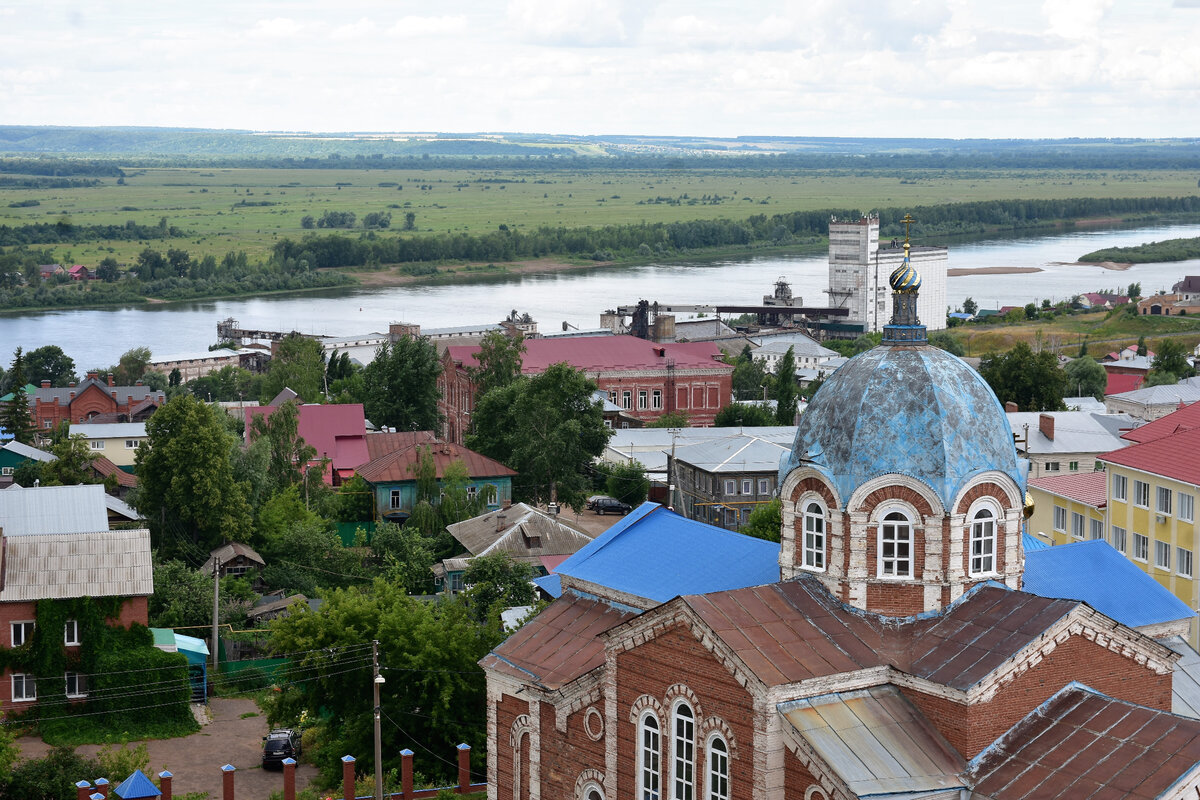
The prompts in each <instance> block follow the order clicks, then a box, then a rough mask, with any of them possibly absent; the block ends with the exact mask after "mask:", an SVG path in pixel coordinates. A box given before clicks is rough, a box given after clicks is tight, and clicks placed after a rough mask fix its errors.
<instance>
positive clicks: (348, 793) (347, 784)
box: [342, 756, 354, 800]
mask: <svg viewBox="0 0 1200 800" xmlns="http://www.w3.org/2000/svg"><path fill="white" fill-rule="evenodd" d="M342 800H354V756H342Z"/></svg>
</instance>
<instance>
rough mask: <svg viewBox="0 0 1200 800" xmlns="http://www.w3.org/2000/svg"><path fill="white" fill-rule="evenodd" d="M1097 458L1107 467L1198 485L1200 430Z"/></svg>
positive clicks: (1159, 439) (1162, 438) (1187, 431)
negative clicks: (1107, 464) (1109, 465)
mask: <svg viewBox="0 0 1200 800" xmlns="http://www.w3.org/2000/svg"><path fill="white" fill-rule="evenodd" d="M1100 458H1101V459H1102V460H1103V461H1106V462H1108V463H1110V464H1121V465H1123V466H1126V467H1132V468H1133V469H1140V470H1142V471H1143V472H1149V473H1152V474H1154V475H1161V476H1163V477H1165V478H1173V479H1175V480H1177V481H1183V482H1184V483H1190V484H1192V485H1200V428H1192V429H1190V430H1185V431H1179V432H1178V433H1175V434H1172V435H1170V436H1162V437H1160V438H1158V439H1151V440H1150V441H1148V442H1142V443H1141V444H1133V445H1130V446H1129V447H1126V448H1124V449H1122V450H1113V451H1111V452H1108V453H1104V454H1103V455H1101V456H1100Z"/></svg>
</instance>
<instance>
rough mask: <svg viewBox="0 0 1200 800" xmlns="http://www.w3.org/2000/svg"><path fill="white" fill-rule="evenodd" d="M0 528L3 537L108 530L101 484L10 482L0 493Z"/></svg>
mask: <svg viewBox="0 0 1200 800" xmlns="http://www.w3.org/2000/svg"><path fill="white" fill-rule="evenodd" d="M0 530H3V531H4V535H5V536H25V535H28V534H39V533H87V532H90V531H105V530H108V506H107V504H106V502H105V495H104V487H103V486H101V485H100V484H98V483H97V484H90V485H86V484H85V485H80V486H36V487H29V488H20V487H18V486H17V485H16V484H13V486H12V487H11V488H10V489H9V490H8V491H4V492H0Z"/></svg>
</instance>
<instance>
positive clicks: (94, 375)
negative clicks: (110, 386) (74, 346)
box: [87, 372, 100, 381]
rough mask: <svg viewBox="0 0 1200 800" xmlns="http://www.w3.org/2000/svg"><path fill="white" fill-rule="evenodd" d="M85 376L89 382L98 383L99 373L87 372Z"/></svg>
mask: <svg viewBox="0 0 1200 800" xmlns="http://www.w3.org/2000/svg"><path fill="white" fill-rule="evenodd" d="M87 376H88V380H89V381H98V380H100V373H99V372H89V373H88V374H87Z"/></svg>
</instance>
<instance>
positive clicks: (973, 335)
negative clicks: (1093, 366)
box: [949, 310, 1200, 358]
mask: <svg viewBox="0 0 1200 800" xmlns="http://www.w3.org/2000/svg"><path fill="white" fill-rule="evenodd" d="M949 333H950V335H951V336H953V337H954V338H955V339H957V340H958V341H959V342H961V343H962V345H963V348H964V349H965V350H966V355H968V356H983V355H985V354H987V353H1003V352H1007V351H1008V350H1011V349H1012V348H1013V346H1015V345H1016V344H1018V343H1020V342H1024V343H1025V344H1028V345H1029V346H1030V347H1033V348H1034V349H1035V350H1036V349H1041V348H1049V349H1051V350H1053V351H1055V352H1057V353H1060V354H1061V355H1065V356H1071V357H1074V356H1076V355H1078V353H1079V348H1080V346H1081V345H1082V344H1083V343H1084V342H1085V341H1086V342H1087V346H1088V354H1089V355H1091V356H1093V357H1096V358H1099V357H1100V356H1101V355H1103V354H1104V353H1108V352H1112V351H1116V350H1120V349H1121V348H1122V347H1125V346H1127V345H1131V344H1137V341H1138V339H1139V338H1140V337H1143V336H1144V337H1145V338H1146V342H1147V344H1148V345H1149V347H1150V349H1151V350H1153V349H1154V347H1155V342H1156V341H1158V340H1161V339H1163V338H1171V339H1178V340H1179V341H1180V342H1181V343H1182V344H1183V345H1184V346H1185V347H1186V348H1187V349H1188V351H1191V350H1192V349H1193V348H1194V347H1195V346H1196V345H1197V344H1200V317H1196V316H1180V317H1163V316H1151V315H1148V314H1147V315H1143V316H1136V315H1132V314H1129V313H1126V312H1125V311H1124V310H1117V311H1111V312H1109V311H1092V312H1088V313H1084V314H1070V315H1062V316H1058V317H1055V318H1054V319H1049V320H1047V319H1037V320H1028V321H1021V322H1005V323H997V324H994V325H979V324H972V325H962V326H959V327H956V328H951V329H950V330H949Z"/></svg>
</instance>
